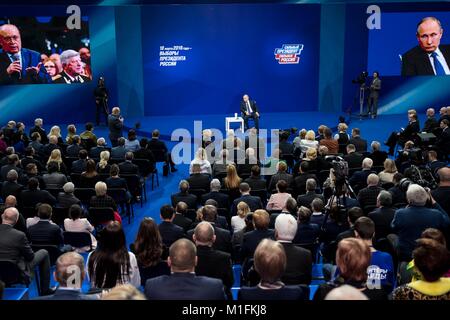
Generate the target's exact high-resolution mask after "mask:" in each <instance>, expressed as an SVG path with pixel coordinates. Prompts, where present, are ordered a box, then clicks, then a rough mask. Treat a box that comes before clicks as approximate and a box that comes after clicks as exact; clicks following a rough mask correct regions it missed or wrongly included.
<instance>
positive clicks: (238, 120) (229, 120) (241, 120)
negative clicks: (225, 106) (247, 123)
mask: <svg viewBox="0 0 450 320" xmlns="http://www.w3.org/2000/svg"><path fill="white" fill-rule="evenodd" d="M231 123H239V129H240V130H241V131H242V132H244V118H242V117H238V116H237V113H235V114H234V117H226V118H225V132H228V131H230V124H231Z"/></svg>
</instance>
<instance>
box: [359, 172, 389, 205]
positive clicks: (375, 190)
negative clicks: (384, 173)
mask: <svg viewBox="0 0 450 320" xmlns="http://www.w3.org/2000/svg"><path fill="white" fill-rule="evenodd" d="M379 182H380V178H378V176H377V175H376V174H375V173H371V174H369V176H368V177H367V187H366V188H364V189H361V190H360V191H359V192H358V202H359V204H360V206H361V208H363V210H364V211H365V212H366V213H369V212H370V211H372V209H374V207H375V206H376V204H377V197H378V194H379V193H380V192H381V190H383V189H382V188H381V187H379V186H378V183H379ZM367 210H370V211H369V212H367Z"/></svg>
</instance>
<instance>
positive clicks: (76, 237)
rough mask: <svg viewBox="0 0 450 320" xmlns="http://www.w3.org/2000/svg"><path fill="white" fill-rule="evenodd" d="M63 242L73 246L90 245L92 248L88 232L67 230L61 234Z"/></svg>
mask: <svg viewBox="0 0 450 320" xmlns="http://www.w3.org/2000/svg"><path fill="white" fill-rule="evenodd" d="M63 237H64V243H65V244H70V245H71V246H72V247H74V248H83V247H90V248H91V249H92V239H91V235H90V234H89V233H88V232H69V231H65V232H64V234H63Z"/></svg>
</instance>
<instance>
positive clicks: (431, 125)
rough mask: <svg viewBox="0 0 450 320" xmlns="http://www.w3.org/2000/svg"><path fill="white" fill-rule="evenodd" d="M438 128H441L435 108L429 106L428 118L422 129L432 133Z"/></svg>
mask: <svg viewBox="0 0 450 320" xmlns="http://www.w3.org/2000/svg"><path fill="white" fill-rule="evenodd" d="M437 128H439V123H438V122H437V120H436V117H435V112H434V109H433V108H428V109H427V120H425V123H424V125H423V128H422V131H423V132H430V133H432V132H433V131H434V130H435V129H437Z"/></svg>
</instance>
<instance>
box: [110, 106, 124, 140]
mask: <svg viewBox="0 0 450 320" xmlns="http://www.w3.org/2000/svg"><path fill="white" fill-rule="evenodd" d="M120 119H121V117H120V116H116V115H113V114H110V115H108V128H109V140H111V145H112V146H113V147H115V146H117V140H118V139H119V138H120V137H122V129H123V122H122V121H121V120H120Z"/></svg>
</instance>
